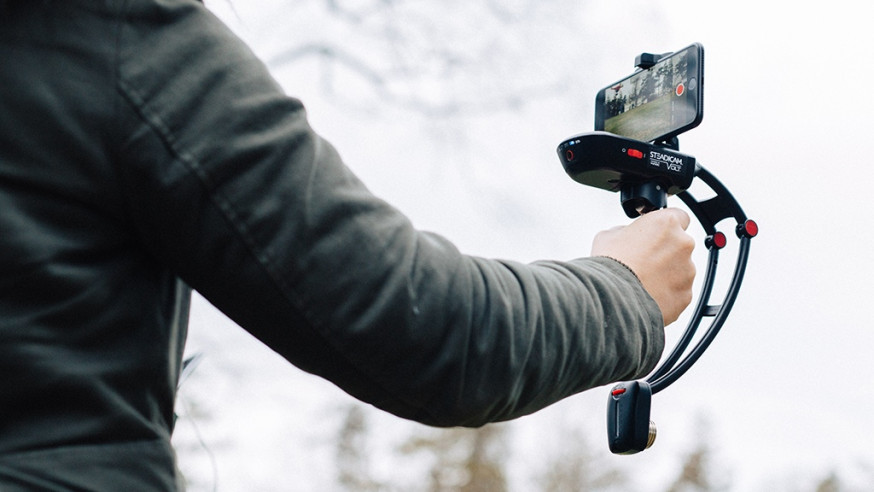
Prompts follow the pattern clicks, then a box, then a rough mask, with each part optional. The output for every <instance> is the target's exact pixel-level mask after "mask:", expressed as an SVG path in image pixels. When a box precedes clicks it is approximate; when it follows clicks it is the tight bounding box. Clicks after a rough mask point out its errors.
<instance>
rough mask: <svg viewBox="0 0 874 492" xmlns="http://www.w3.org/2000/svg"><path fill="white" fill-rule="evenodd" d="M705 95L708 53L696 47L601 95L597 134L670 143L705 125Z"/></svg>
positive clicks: (661, 62)
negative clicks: (705, 59)
mask: <svg viewBox="0 0 874 492" xmlns="http://www.w3.org/2000/svg"><path fill="white" fill-rule="evenodd" d="M703 94H704V47H703V46H701V44H699V43H694V44H692V45H690V46H687V47H685V48H683V49H682V50H680V51H677V52H674V53H671V54H669V55H666V56H664V57H662V58H661V59H660V60H659V61H658V62H656V63H655V64H654V65H653V66H651V67H649V68H646V69H641V70H638V71H637V72H635V73H633V74H631V75H629V76H628V77H626V78H624V79H622V80H619V81H617V82H615V83H612V84H610V85H608V86H607V87H604V88H603V89H601V90H600V91H598V94H597V95H596V96H595V130H600V131H606V132H610V133H613V134H615V135H620V136H623V137H628V138H632V139H634V140H640V141H643V142H653V141H656V142H661V141H667V140H669V139H671V138H672V137H675V136H677V135H679V134H681V133H683V132H685V131H686V130H690V129H692V128H695V127H696V126H698V125H699V124H700V123H701V119H702V118H703V117H704V108H703V102H704V97H703Z"/></svg>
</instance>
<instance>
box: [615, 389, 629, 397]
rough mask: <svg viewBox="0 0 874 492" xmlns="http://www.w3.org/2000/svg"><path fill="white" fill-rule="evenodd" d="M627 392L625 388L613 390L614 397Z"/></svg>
mask: <svg viewBox="0 0 874 492" xmlns="http://www.w3.org/2000/svg"><path fill="white" fill-rule="evenodd" d="M625 391H626V389H625V388H616V389H615V390H613V396H619V395H621V394H622V393H625Z"/></svg>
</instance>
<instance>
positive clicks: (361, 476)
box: [336, 403, 383, 492]
mask: <svg viewBox="0 0 874 492" xmlns="http://www.w3.org/2000/svg"><path fill="white" fill-rule="evenodd" d="M336 446H337V447H336V458H337V468H338V470H337V481H338V482H339V484H340V487H341V489H342V490H351V491H355V492H367V491H376V490H383V486H382V485H381V484H380V483H378V482H376V481H375V480H374V479H373V478H372V477H371V475H370V470H369V466H368V459H367V420H366V418H365V414H364V411H363V410H362V409H361V406H360V405H359V404H357V403H352V404H350V405H349V406H348V407H347V410H346V417H345V418H344V420H343V425H342V427H341V428H340V432H339V435H338V436H337V443H336Z"/></svg>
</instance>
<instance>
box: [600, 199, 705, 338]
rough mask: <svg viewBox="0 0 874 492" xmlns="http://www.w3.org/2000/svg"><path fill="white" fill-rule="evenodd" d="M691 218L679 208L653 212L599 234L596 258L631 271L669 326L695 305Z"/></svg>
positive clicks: (693, 245) (693, 246)
mask: <svg viewBox="0 0 874 492" xmlns="http://www.w3.org/2000/svg"><path fill="white" fill-rule="evenodd" d="M687 227H689V215H688V214H686V212H684V211H682V210H680V209H676V208H666V209H663V210H656V211H654V212H650V213H648V214H646V215H644V216H642V217H640V218H638V219H636V220H635V221H634V222H632V223H631V224H629V225H627V226H619V227H614V228H612V229H609V230H606V231H602V232H599V233H598V234H597V235H596V236H595V239H594V241H593V242H592V256H606V257H609V258H613V259H614V260H617V261H619V262H621V263H623V264H625V265H626V266H628V268H630V269H631V271H633V272H634V273H635V274H636V275H637V278H638V279H640V283H641V284H643V288H644V289H646V291H647V292H648V293H649V295H650V296H652V298H653V299H655V301H656V303H657V304H658V305H659V308H660V309H661V310H662V317H663V318H664V322H665V326H667V325H669V324H671V323H673V322H674V321H676V320H677V318H678V317H679V316H680V313H682V312H683V310H684V309H686V306H688V305H689V303H690V302H692V281H693V280H694V279H695V264H694V263H692V250H693V249H695V241H694V240H693V239H692V237H691V236H689V234H687V233H686V232H685V231H686V228H687Z"/></svg>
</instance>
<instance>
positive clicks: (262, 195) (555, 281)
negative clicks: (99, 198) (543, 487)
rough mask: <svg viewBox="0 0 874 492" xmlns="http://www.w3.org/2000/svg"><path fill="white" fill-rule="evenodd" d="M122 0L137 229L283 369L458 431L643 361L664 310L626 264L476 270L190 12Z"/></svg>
mask: <svg viewBox="0 0 874 492" xmlns="http://www.w3.org/2000/svg"><path fill="white" fill-rule="evenodd" d="M132 5H133V6H132V7H131V11H130V12H129V14H128V17H129V19H130V21H129V24H126V25H125V26H124V27H123V28H122V30H121V32H120V35H119V49H120V51H119V60H120V65H119V69H118V74H119V75H118V76H119V78H118V89H119V98H120V109H119V126H118V128H119V129H118V130H117V131H123V132H125V134H126V140H125V141H124V143H123V145H121V146H120V147H119V148H118V149H117V152H118V155H119V162H118V168H119V175H120V179H121V180H122V181H123V183H124V186H125V191H126V193H127V194H128V197H129V206H130V214H131V217H132V219H133V221H134V223H135V227H136V228H137V231H138V234H139V236H140V237H141V238H142V240H143V242H144V244H145V245H146V247H147V248H148V249H149V251H151V252H152V254H154V255H155V256H156V257H157V258H159V259H160V260H161V261H162V262H163V263H164V264H166V265H167V266H168V267H169V268H171V269H173V271H175V272H177V274H178V275H179V276H180V277H182V278H183V279H184V280H185V281H186V282H187V283H189V285H191V286H192V287H193V288H195V289H197V290H198V291H199V292H200V293H201V294H203V295H204V296H205V297H206V298H207V299H208V300H209V301H210V302H212V303H213V304H214V305H215V306H217V307H218V308H219V309H220V310H222V311H223V312H224V313H226V314H227V315H228V316H229V317H230V318H232V319H233V320H234V321H236V322H237V323H238V324H239V325H240V326H242V327H243V328H244V329H246V330H247V331H249V332H250V333H252V334H253V335H254V336H256V337H257V338H259V339H260V340H262V341H263V342H264V343H265V344H267V345H268V346H270V347H271V348H272V349H273V350H275V351H276V352H278V353H279V354H281V355H282V356H283V357H285V358H286V359H288V360H289V361H290V362H292V363H293V364H295V365H297V366H298V367H300V368H302V369H304V370H306V371H309V372H312V373H315V374H318V375H321V376H323V377H325V378H327V379H329V380H330V381H332V382H334V383H335V384H337V385H338V386H339V387H341V388H342V389H344V390H345V391H347V392H349V393H350V394H352V395H354V396H356V397H357V398H360V399H362V400H364V401H367V402H369V403H371V404H373V405H375V406H377V407H379V408H382V409H385V410H387V411H389V412H392V413H394V414H396V415H399V416H402V417H405V418H410V419H415V420H418V421H420V422H423V423H426V424H431V425H466V426H475V425H481V424H483V423H486V422H490V421H496V420H505V419H511V418H515V417H518V416H520V415H524V414H527V413H530V412H533V411H535V410H537V409H540V408H542V407H544V406H546V405H549V404H551V403H553V402H555V401H557V400H559V399H561V398H564V397H566V396H569V395H571V394H574V393H577V392H579V391H583V390H585V389H588V388H591V387H594V386H599V385H603V384H607V383H610V382H613V381H617V380H623V379H631V378H636V377H640V376H642V375H644V374H646V373H647V372H648V371H649V370H651V369H652V368H653V367H654V365H655V364H656V362H657V361H658V358H659V356H660V354H661V352H662V349H663V345H664V338H663V337H664V335H663V320H662V314H661V312H660V310H659V306H658V305H657V304H656V302H654V300H653V298H652V297H650V296H649V295H648V294H647V292H646V291H645V290H644V289H643V287H642V286H641V284H640V282H639V281H638V279H637V278H636V277H635V275H634V274H633V273H632V272H631V271H629V270H628V269H627V268H626V267H624V266H623V265H621V264H619V263H618V262H617V261H614V260H612V259H608V258H588V259H580V260H574V261H570V262H538V263H534V264H530V265H523V264H519V263H514V262H503V261H495V260H487V259H482V258H476V257H471V256H466V255H463V254H461V253H460V252H459V251H458V250H457V249H456V248H455V247H454V246H453V245H452V244H451V243H450V242H448V241H446V240H445V239H443V238H441V237H439V236H437V235H434V234H429V233H424V232H420V231H417V230H416V229H415V228H413V227H412V225H411V224H410V222H409V221H408V220H407V219H406V218H405V217H404V215H402V214H401V213H399V212H398V211H397V210H395V209H394V208H392V207H391V206H389V205H388V204H387V203H385V202H384V201H381V200H379V199H378V198H376V197H374V196H373V195H372V194H371V193H370V192H369V191H368V190H367V189H366V188H365V186H364V185H362V183H361V182H359V180H358V179H357V178H356V177H355V176H354V175H353V174H352V173H351V172H350V171H349V170H348V169H347V168H346V167H345V166H344V165H343V163H342V161H341V159H340V157H339V156H338V154H337V152H336V151H335V149H334V148H333V147H332V146H331V145H329V144H328V143H326V142H325V141H324V140H323V139H321V138H320V137H319V136H317V135H316V134H315V133H314V132H313V131H312V129H311V128H310V127H309V125H308V124H307V121H306V116H305V112H304V109H303V108H302V106H301V104H300V103H299V102H298V101H296V100H294V99H291V98H289V97H287V96H285V95H284V94H283V92H282V91H281V90H280V88H279V87H278V86H277V84H276V83H275V82H274V81H273V80H272V79H271V78H270V76H269V75H268V73H267V71H266V69H265V68H264V67H263V66H262V64H261V63H260V62H259V61H258V60H256V58H255V57H254V56H253V55H252V54H251V53H250V52H249V51H248V50H247V49H246V48H245V47H243V46H242V45H241V43H240V42H239V41H238V40H237V39H236V38H235V37H233V35H231V34H230V33H229V32H228V31H227V30H226V29H225V28H224V26H222V25H220V23H219V22H218V21H217V20H215V19H214V18H213V17H212V16H211V15H210V14H208V13H207V12H206V11H205V10H204V9H203V8H202V7H200V6H197V5H196V4H194V3H183V2H180V3H169V2H168V3H166V4H161V5H162V6H161V7H160V9H163V10H158V9H159V7H156V6H143V7H141V6H140V5H144V4H141V3H136V2H133V3H132ZM171 10H172V11H171Z"/></svg>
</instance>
